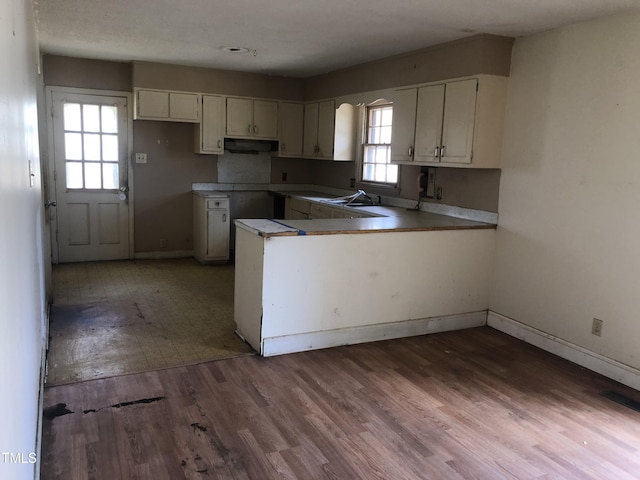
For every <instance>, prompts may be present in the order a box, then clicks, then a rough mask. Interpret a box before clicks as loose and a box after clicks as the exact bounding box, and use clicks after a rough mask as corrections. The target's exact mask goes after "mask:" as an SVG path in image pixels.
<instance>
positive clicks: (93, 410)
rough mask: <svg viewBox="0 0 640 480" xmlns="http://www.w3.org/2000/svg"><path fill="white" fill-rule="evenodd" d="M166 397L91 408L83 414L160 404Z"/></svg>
mask: <svg viewBox="0 0 640 480" xmlns="http://www.w3.org/2000/svg"><path fill="white" fill-rule="evenodd" d="M165 398H166V397H151V398H141V399H140V400H133V401H131V402H122V403H116V404H115V405H109V406H108V407H102V408H98V409H97V410H96V409H94V408H90V409H89V410H83V411H82V413H84V414H85V415H86V414H87V413H97V412H99V411H101V410H104V409H105V408H122V407H130V406H131V405H142V404H145V403H154V402H159V401H160V400H164V399H165Z"/></svg>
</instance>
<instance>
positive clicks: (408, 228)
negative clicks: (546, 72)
mask: <svg viewBox="0 0 640 480" xmlns="http://www.w3.org/2000/svg"><path fill="white" fill-rule="evenodd" d="M280 194H282V195H286V196H292V197H299V198H301V199H304V200H308V201H311V202H318V203H321V204H323V205H329V206H331V207H338V206H339V205H335V204H330V203H327V202H326V199H327V198H331V196H330V195H324V194H315V193H312V192H300V193H298V192H281V193H280ZM343 208H349V207H343ZM351 210H353V211H354V212H359V211H360V212H366V213H368V214H373V215H377V216H371V217H362V218H319V219H313V220H265V219H238V220H235V224H236V226H237V227H239V228H244V229H246V230H249V231H252V232H254V233H255V234H257V235H260V236H263V237H274V236H292V235H336V234H358V233H375V232H419V231H432V230H434V231H435V230H477V229H495V228H496V225H495V224H491V223H484V222H477V221H473V220H465V219H461V218H456V217H450V216H447V215H438V214H435V213H430V212H423V211H419V210H414V209H406V208H400V207H387V206H379V205H376V206H370V207H369V206H367V207H353V208H351Z"/></svg>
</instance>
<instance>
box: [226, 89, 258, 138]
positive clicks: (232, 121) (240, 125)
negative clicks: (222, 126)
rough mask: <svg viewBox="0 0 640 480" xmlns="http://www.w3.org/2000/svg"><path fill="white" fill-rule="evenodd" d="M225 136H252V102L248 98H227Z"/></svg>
mask: <svg viewBox="0 0 640 480" xmlns="http://www.w3.org/2000/svg"><path fill="white" fill-rule="evenodd" d="M226 131H227V136H231V137H251V136H253V101H252V100H251V99H250V98H235V97H227V127H226Z"/></svg>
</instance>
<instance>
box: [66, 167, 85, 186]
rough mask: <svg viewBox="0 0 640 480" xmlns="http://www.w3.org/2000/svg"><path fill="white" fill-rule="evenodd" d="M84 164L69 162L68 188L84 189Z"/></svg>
mask: <svg viewBox="0 0 640 480" xmlns="http://www.w3.org/2000/svg"><path fill="white" fill-rule="evenodd" d="M82 184H83V182H82V162H67V188H82Z"/></svg>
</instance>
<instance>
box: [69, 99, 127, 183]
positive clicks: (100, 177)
mask: <svg viewBox="0 0 640 480" xmlns="http://www.w3.org/2000/svg"><path fill="white" fill-rule="evenodd" d="M63 115H64V119H63V120H64V121H63V124H64V142H65V159H66V161H67V168H66V172H67V182H66V183H67V188H77V189H82V188H85V189H92V190H95V189H106V190H116V189H117V188H118V186H119V161H120V157H121V155H120V147H121V145H120V142H119V139H118V107H117V106H114V105H97V104H82V103H68V104H65V105H64V106H63Z"/></svg>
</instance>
